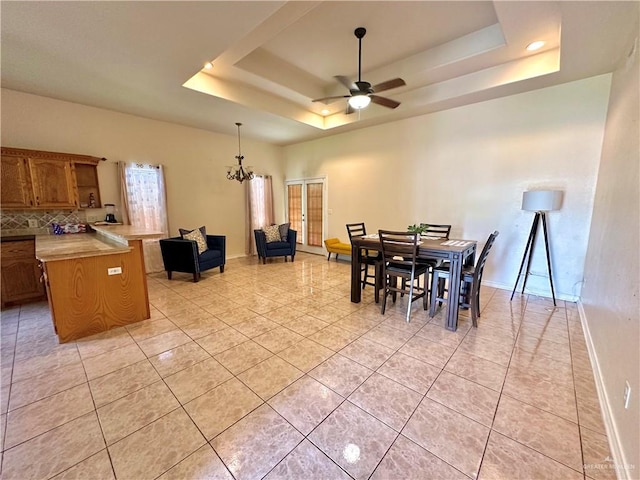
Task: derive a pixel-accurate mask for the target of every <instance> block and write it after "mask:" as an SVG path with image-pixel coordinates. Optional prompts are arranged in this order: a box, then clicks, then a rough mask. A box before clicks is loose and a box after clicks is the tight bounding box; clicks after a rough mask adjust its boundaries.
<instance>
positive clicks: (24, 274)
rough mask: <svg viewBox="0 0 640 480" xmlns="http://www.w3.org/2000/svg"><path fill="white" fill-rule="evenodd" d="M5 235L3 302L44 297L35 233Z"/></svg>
mask: <svg viewBox="0 0 640 480" xmlns="http://www.w3.org/2000/svg"><path fill="white" fill-rule="evenodd" d="M16 238H17V240H11V239H3V241H2V244H1V247H0V265H1V268H0V275H1V277H2V286H1V292H2V293H1V296H2V306H3V307H4V306H5V305H8V304H14V303H24V302H27V301H34V300H41V299H44V298H45V291H44V285H43V283H41V281H40V278H41V276H42V271H41V270H40V266H39V262H38V261H37V260H36V247H35V239H34V238H33V236H31V237H29V236H25V237H16Z"/></svg>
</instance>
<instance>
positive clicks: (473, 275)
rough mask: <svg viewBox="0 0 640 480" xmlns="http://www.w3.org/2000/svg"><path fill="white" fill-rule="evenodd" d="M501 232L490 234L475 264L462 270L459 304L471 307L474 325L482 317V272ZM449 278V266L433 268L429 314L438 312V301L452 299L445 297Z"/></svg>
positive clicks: (439, 302) (476, 324)
mask: <svg viewBox="0 0 640 480" xmlns="http://www.w3.org/2000/svg"><path fill="white" fill-rule="evenodd" d="M499 233H500V232H498V231H497V230H496V231H495V232H493V233H492V234H491V235H489V239H488V240H487V243H486V244H485V245H484V248H483V249H482V253H481V254H480V257H479V258H478V261H477V262H476V264H475V266H471V267H465V268H463V270H462V276H461V282H462V285H461V287H462V288H461V290H460V298H459V305H460V306H462V307H465V308H469V309H471V322H472V323H473V326H474V327H478V317H480V284H481V282H482V273H483V271H484V265H485V263H486V262H487V257H488V256H489V251H490V250H491V247H492V246H493V243H494V242H495V240H496V237H497V236H498V235H499ZM448 278H449V266H448V265H446V266H445V265H442V266H439V267H436V268H434V269H433V277H432V280H431V306H430V308H429V316H430V317H433V316H434V315H435V314H436V302H438V305H442V303H443V302H446V301H450V299H447V298H445V296H444V294H445V292H446V291H447V290H446V289H445V280H447V279H448Z"/></svg>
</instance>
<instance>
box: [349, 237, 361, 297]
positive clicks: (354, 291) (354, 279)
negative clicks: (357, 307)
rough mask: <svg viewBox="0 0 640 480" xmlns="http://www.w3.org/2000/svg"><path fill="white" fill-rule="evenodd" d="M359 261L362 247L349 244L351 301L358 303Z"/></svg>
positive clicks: (359, 295) (359, 294)
mask: <svg viewBox="0 0 640 480" xmlns="http://www.w3.org/2000/svg"><path fill="white" fill-rule="evenodd" d="M360 262H362V249H361V248H359V247H357V246H356V245H353V244H352V245H351V301H352V302H353V303H360V299H361V295H362V293H361V290H360Z"/></svg>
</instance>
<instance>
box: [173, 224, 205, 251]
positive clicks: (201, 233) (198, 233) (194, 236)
mask: <svg viewBox="0 0 640 480" xmlns="http://www.w3.org/2000/svg"><path fill="white" fill-rule="evenodd" d="M178 231H179V232H180V235H182V238H183V240H195V242H196V246H197V247H198V255H201V254H202V252H206V251H207V250H209V247H207V230H206V229H205V227H204V226H202V227H200V228H196V229H195V230H185V229H183V228H180V229H178Z"/></svg>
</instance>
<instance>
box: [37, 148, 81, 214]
mask: <svg viewBox="0 0 640 480" xmlns="http://www.w3.org/2000/svg"><path fill="white" fill-rule="evenodd" d="M71 166H72V164H71V162H70V161H64V160H57V159H54V160H50V159H47V158H30V159H29V171H30V173H31V184H32V186H33V194H34V205H35V206H36V207H38V208H76V207H77V206H78V200H77V199H76V195H75V193H74V180H73V174H72V170H71Z"/></svg>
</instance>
